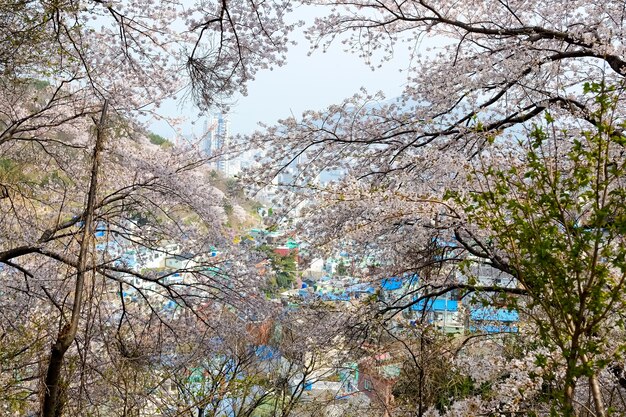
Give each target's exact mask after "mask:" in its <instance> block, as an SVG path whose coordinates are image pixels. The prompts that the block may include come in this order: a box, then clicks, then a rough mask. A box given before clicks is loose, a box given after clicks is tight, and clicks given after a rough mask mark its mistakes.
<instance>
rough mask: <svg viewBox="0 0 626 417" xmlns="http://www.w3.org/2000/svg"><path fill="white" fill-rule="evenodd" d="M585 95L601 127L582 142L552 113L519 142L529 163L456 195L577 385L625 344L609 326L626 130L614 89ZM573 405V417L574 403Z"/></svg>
mask: <svg viewBox="0 0 626 417" xmlns="http://www.w3.org/2000/svg"><path fill="white" fill-rule="evenodd" d="M585 92H586V93H588V94H591V95H592V97H593V101H594V102H595V104H596V107H595V109H596V110H595V111H594V112H593V113H592V114H591V115H590V120H593V121H594V126H593V128H592V129H590V130H584V131H580V132H578V133H576V134H575V135H574V134H573V133H569V132H567V131H566V130H563V129H561V128H560V126H559V124H558V121H557V120H555V119H554V117H553V116H552V115H551V114H549V113H546V114H545V120H546V123H545V124H544V125H535V126H534V128H533V130H532V131H531V132H530V135H529V136H528V137H527V138H526V139H525V140H522V141H520V142H519V147H520V148H521V149H523V151H524V154H523V156H522V158H521V159H522V164H518V165H516V166H510V167H505V168H500V167H495V166H491V165H490V164H489V163H488V162H485V161H484V160H483V161H482V163H481V164H480V166H478V167H477V168H476V169H475V171H474V172H473V173H472V175H471V180H472V181H474V182H475V183H478V184H481V185H480V188H479V190H478V191H477V192H474V193H471V194H469V196H467V197H464V196H461V195H460V194H458V193H456V194H453V193H449V194H448V195H447V197H448V198H449V199H452V200H454V201H456V202H457V203H459V204H460V205H461V206H462V207H463V209H464V211H465V213H466V215H467V217H468V219H469V222H470V223H472V224H475V225H477V226H479V227H480V228H481V229H483V230H485V231H487V232H488V233H489V237H488V239H487V240H488V241H489V242H491V243H490V245H493V246H494V248H495V249H494V251H493V252H492V253H490V254H489V255H493V254H495V253H500V254H501V255H500V256H501V257H504V258H505V259H507V262H508V263H509V266H510V268H511V270H512V271H513V272H514V274H515V275H516V277H517V278H518V280H519V282H520V283H521V285H522V286H523V287H524V288H525V289H526V290H527V291H528V293H529V298H528V300H527V310H528V312H529V313H530V316H529V317H530V318H531V319H532V320H533V321H534V322H535V324H536V325H537V327H538V330H539V334H540V337H541V340H542V342H543V343H544V344H545V345H546V346H549V347H550V348H554V349H557V350H558V351H560V352H561V354H562V356H563V360H564V361H565V363H567V375H566V376H565V385H566V386H568V385H569V386H572V387H573V386H574V385H575V381H576V379H578V378H581V377H591V376H593V375H594V374H596V373H597V372H598V369H602V368H605V367H606V366H607V362H606V361H605V360H603V359H602V358H603V356H604V355H606V353H607V352H606V350H607V349H608V348H607V346H608V345H609V344H610V342H611V338H612V337H615V336H614V335H612V334H611V333H610V331H608V330H605V328H606V327H607V324H608V323H611V321H612V318H613V316H614V312H615V311H617V310H621V309H623V308H624V306H625V305H626V300H625V298H624V289H625V280H626V263H625V259H626V247H625V246H624V245H623V244H622V243H621V242H623V238H624V232H625V231H626V207H625V205H624V201H626V185H625V182H624V180H625V179H626V163H625V159H624V157H623V146H624V143H625V138H624V136H623V134H622V131H623V129H624V127H625V126H624V124H623V123H620V122H617V121H614V120H612V119H611V115H612V114H613V110H614V107H615V106H616V103H617V98H616V95H615V94H614V93H613V89H611V88H605V86H604V85H603V84H596V83H591V84H587V85H585ZM502 254H503V255H502ZM621 327H622V328H623V325H622V326H621ZM622 330H623V329H622ZM538 360H539V358H538ZM564 392H565V389H564ZM563 401H564V402H565V406H564V408H563V410H565V411H564V412H565V413H566V414H567V413H569V412H571V398H570V399H569V400H568V399H564V400H563Z"/></svg>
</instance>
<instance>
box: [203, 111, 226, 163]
mask: <svg viewBox="0 0 626 417" xmlns="http://www.w3.org/2000/svg"><path fill="white" fill-rule="evenodd" d="M228 125H229V123H228V118H227V116H225V115H224V114H221V113H220V114H219V115H217V117H216V116H214V115H212V116H209V117H208V118H207V120H206V122H205V124H204V131H205V134H204V138H203V139H202V142H201V147H202V150H203V151H204V153H206V154H207V156H211V157H212V158H211V162H210V164H211V166H213V167H214V168H215V170H217V171H220V172H223V173H226V174H229V161H228V159H227V158H226V157H225V155H224V154H223V151H224V147H225V146H226V145H227V144H228V139H229V129H228V127H229V126H228Z"/></svg>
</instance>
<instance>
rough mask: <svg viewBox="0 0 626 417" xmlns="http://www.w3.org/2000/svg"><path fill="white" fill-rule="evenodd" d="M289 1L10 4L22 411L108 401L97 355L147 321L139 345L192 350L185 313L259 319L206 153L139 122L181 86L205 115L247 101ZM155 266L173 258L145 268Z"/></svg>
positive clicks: (8, 59) (4, 84)
mask: <svg viewBox="0 0 626 417" xmlns="http://www.w3.org/2000/svg"><path fill="white" fill-rule="evenodd" d="M289 10H290V4H289V2H286V1H271V2H256V1H254V0H252V1H246V2H231V1H216V2H197V3H196V4H188V3H187V2H170V1H167V2H165V1H164V2H151V1H150V2H143V1H120V2H109V1H97V0H96V1H79V2H76V1H67V2H64V1H62V2H52V3H51V2H45V1H32V2H31V1H29V2H22V1H16V2H5V3H3V4H2V5H0V12H1V13H0V26H1V27H2V28H3V33H5V34H6V36H4V37H3V39H2V41H0V56H1V57H2V59H1V61H2V62H1V63H0V70H1V73H2V77H1V78H0V89H1V91H0V161H1V163H0V164H1V165H2V167H1V168H0V170H1V172H0V216H1V217H2V222H3V228H2V232H0V265H1V267H2V270H1V274H2V293H3V300H4V297H7V298H10V297H14V298H15V299H16V303H17V305H23V306H24V308H27V310H26V311H25V312H24V314H23V315H22V316H19V317H16V316H14V315H12V314H7V315H6V317H5V318H3V322H2V330H3V333H2V334H3V336H2V337H3V338H5V337H6V339H7V341H11V343H8V344H7V350H6V352H4V351H3V353H2V358H3V371H4V369H7V370H9V369H12V370H15V372H14V373H13V378H12V379H10V378H9V379H8V380H7V383H6V384H5V386H7V387H9V390H8V393H7V398H10V399H12V400H15V404H14V405H10V407H13V408H12V409H13V410H25V409H26V410H28V409H31V410H32V408H33V404H35V403H36V402H37V400H38V398H40V400H41V415H43V416H60V415H63V414H67V413H70V412H71V413H72V414H75V415H77V414H82V413H83V411H84V410H86V409H87V408H88V406H89V403H90V402H91V403H93V402H94V401H96V402H97V401H98V400H97V399H95V398H94V397H93V395H94V394H95V391H91V390H90V387H92V386H95V385H94V384H91V382H92V381H90V380H89V378H88V376H93V375H94V374H97V371H98V370H102V369H104V368H103V366H104V365H103V364H102V362H101V361H100V360H99V359H100V353H101V352H102V351H103V350H105V349H106V348H110V349H113V348H112V346H113V347H117V350H119V352H121V354H122V356H123V355H124V354H125V352H126V353H128V350H129V348H128V346H127V345H128V344H129V343H130V344H132V341H133V340H139V339H140V338H139V337H138V333H137V332H139V330H140V329H142V328H144V329H145V328H149V329H152V332H153V333H152V334H151V335H150V336H151V337H150V338H148V341H149V342H150V343H147V344H146V345H145V346H143V345H141V344H140V346H139V347H138V349H140V348H143V349H146V350H152V351H159V349H163V347H162V346H163V345H162V344H161V343H160V342H165V341H166V340H169V343H174V342H175V341H178V342H179V343H183V340H182V339H176V337H175V335H179V336H181V337H182V335H183V333H181V332H180V327H177V326H176V321H177V320H179V315H180V314H178V313H176V309H177V308H181V309H187V310H189V313H187V314H191V315H194V316H195V317H196V318H197V319H198V323H201V325H202V326H209V324H210V321H211V318H210V317H206V316H202V315H201V314H200V311H201V310H202V309H203V308H206V305H207V304H211V303H215V302H218V303H221V304H223V305H229V306H231V307H232V308H236V309H237V311H239V314H240V315H241V318H242V319H243V318H244V317H250V316H252V315H256V316H262V315H263V314H264V312H263V301H262V300H261V299H258V300H257V301H256V302H251V300H252V298H251V297H253V296H254V293H255V288H256V286H255V283H256V272H255V270H254V268H253V267H251V265H253V264H254V259H249V258H250V256H248V255H246V254H244V253H243V252H242V251H241V250H240V248H238V247H236V246H234V245H232V244H231V240H230V239H229V231H228V230H227V228H226V227H225V223H226V222H225V219H224V217H225V216H224V209H223V207H222V205H223V200H224V196H223V193H221V192H219V190H216V189H215V188H214V187H211V186H209V185H207V178H209V175H208V174H209V172H208V169H207V168H206V166H205V162H207V158H206V156H205V155H202V154H200V153H199V152H197V150H195V149H192V148H179V149H163V148H162V147H157V146H153V145H151V144H150V142H149V140H148V139H147V138H146V131H145V126H143V125H142V122H141V121H140V119H139V118H140V117H145V116H148V115H151V116H153V117H160V116H159V113H158V107H159V105H160V104H161V103H162V102H163V100H166V99H168V98H174V97H175V95H176V94H179V95H181V94H188V95H190V96H191V97H193V98H194V99H195V101H196V103H197V104H198V105H199V106H200V107H201V108H203V109H206V108H209V107H212V106H224V105H226V104H227V101H228V98H229V97H230V96H231V95H232V94H233V93H234V92H235V91H240V92H243V93H245V91H246V90H245V88H246V87H245V86H246V84H247V83H248V82H249V81H250V80H252V79H254V75H255V74H256V72H257V71H258V70H259V69H263V68H267V67H271V66H272V65H281V64H282V63H283V62H284V54H285V52H286V47H287V39H286V36H287V34H288V33H289V31H290V30H291V28H292V26H290V25H288V24H286V23H285V20H284V16H285V14H286V13H287V12H288V11H289ZM144 120H145V119H144ZM96 235H97V236H96ZM216 247H217V248H219V250H220V252H221V255H220V256H212V255H213V254H214V253H215V248H216ZM154 258H159V259H161V258H163V259H162V260H163V262H165V268H163V267H161V266H159V267H154V266H153V267H149V266H146V265H148V264H149V263H150V259H152V260H153V261H154ZM249 261H250V262H249ZM168 262H169V264H168ZM3 302H4V301H3ZM139 305H141V307H139ZM5 319H6V321H5ZM150 323H152V324H151V325H150ZM109 326H110V327H112V328H114V329H116V331H114V332H112V333H113V336H112V337H108V336H110V334H109V333H111V332H105V331H104V330H103V329H106V328H108V327H109ZM166 336H167V337H166ZM29 339H30V341H29ZM50 349H51V350H50ZM113 350H115V349H113ZM170 351H175V349H173V348H172V349H170ZM5 353H6V354H5ZM7 361H8V362H7ZM5 364H6V367H5ZM91 371H93V372H91ZM3 373H4V372H3ZM3 383H4V375H3ZM38 383H39V386H37V384H38ZM38 390H39V392H38ZM144 394H145V393H144ZM3 395H4V394H3ZM68 410H71V411H68Z"/></svg>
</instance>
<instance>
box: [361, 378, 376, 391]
mask: <svg viewBox="0 0 626 417" xmlns="http://www.w3.org/2000/svg"><path fill="white" fill-rule="evenodd" d="M363 388H364V389H365V391H371V390H372V389H373V388H374V386H373V385H372V381H370V380H369V379H365V380H364V381H363Z"/></svg>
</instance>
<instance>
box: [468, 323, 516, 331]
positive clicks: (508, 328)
mask: <svg viewBox="0 0 626 417" xmlns="http://www.w3.org/2000/svg"><path fill="white" fill-rule="evenodd" d="M470 331H472V332H475V331H483V332H486V333H517V326H508V325H500V326H497V325H492V324H489V325H479V326H470Z"/></svg>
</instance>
